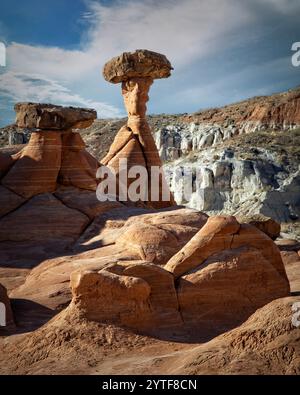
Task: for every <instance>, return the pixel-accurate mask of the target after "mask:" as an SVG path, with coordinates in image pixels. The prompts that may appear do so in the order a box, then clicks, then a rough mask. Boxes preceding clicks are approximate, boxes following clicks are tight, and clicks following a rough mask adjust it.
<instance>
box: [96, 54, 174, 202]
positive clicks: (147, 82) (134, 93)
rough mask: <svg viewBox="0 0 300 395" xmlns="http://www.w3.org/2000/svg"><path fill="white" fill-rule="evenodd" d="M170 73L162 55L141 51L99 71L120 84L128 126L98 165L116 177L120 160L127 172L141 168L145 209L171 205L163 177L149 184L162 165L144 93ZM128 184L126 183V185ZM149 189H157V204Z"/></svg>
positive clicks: (112, 60)
mask: <svg viewBox="0 0 300 395" xmlns="http://www.w3.org/2000/svg"><path fill="white" fill-rule="evenodd" d="M171 70H172V66H171V63H170V62H169V61H168V59H167V58H166V57H165V56H164V55H161V54H158V53H156V52H152V51H147V50H144V49H141V50H137V51H135V52H125V53H123V54H122V55H120V56H118V57H115V58H113V59H111V60H110V61H109V62H107V63H106V64H105V66H104V70H103V76H104V78H105V79H106V81H108V82H111V83H114V84H117V83H122V95H123V98H124V104H125V108H126V110H127V113H128V122H127V125H126V126H125V127H123V128H121V129H120V131H119V132H118V134H117V136H116V138H115V141H114V143H113V144H112V146H111V148H110V150H109V153H108V154H107V156H106V157H105V158H104V159H103V160H102V163H103V164H104V165H107V166H108V167H111V168H113V169H114V170H115V171H116V172H117V174H118V169H119V161H120V159H125V158H126V159H127V160H128V167H129V168H130V166H132V165H136V164H138V165H141V166H144V167H145V168H146V169H147V173H148V186H149V196H148V205H149V206H152V207H155V208H162V207H169V206H172V205H174V204H175V203H174V199H173V197H172V195H171V193H169V189H168V187H167V185H166V181H165V179H164V176H162V177H160V180H159V182H158V183H157V185H154V180H151V169H152V168H153V167H159V168H162V162H161V159H160V157H159V154H158V151H157V147H156V145H155V142H154V139H153V137H152V133H151V130H150V127H149V125H148V122H147V119H146V111H147V107H146V103H147V101H148V100H149V96H148V93H149V89H150V87H151V85H152V84H153V80H154V79H159V78H168V77H169V76H170V75H171ZM132 181H133V180H128V183H130V182H132ZM151 181H153V182H151ZM151 188H152V190H154V189H158V191H157V195H158V196H159V199H158V201H154V200H153V199H151V195H150V189H151ZM163 190H165V191H166V190H167V191H168V195H169V199H168V200H165V199H163Z"/></svg>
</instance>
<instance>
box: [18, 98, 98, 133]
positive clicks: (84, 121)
mask: <svg viewBox="0 0 300 395" xmlns="http://www.w3.org/2000/svg"><path fill="white" fill-rule="evenodd" d="M15 111H16V124H17V126H18V127H19V128H27V129H44V130H66V129H72V128H73V129H84V128H87V127H89V126H90V125H92V123H93V122H94V120H95V119H96V118H97V112H96V111H95V110H91V109H86V108H75V107H62V106H55V105H53V104H41V103H17V104H16V105H15Z"/></svg>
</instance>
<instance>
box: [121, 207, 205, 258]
mask: <svg viewBox="0 0 300 395" xmlns="http://www.w3.org/2000/svg"><path fill="white" fill-rule="evenodd" d="M206 221H207V216H206V215H205V214H203V213H201V212H197V211H194V210H191V209H180V210H174V211H165V212H162V213H158V214H147V215H144V216H139V217H134V218H131V219H129V220H128V221H127V223H126V225H125V227H124V229H123V230H122V235H121V236H120V237H119V238H118V240H117V245H119V246H123V247H124V248H125V247H126V249H127V250H128V251H131V252H132V253H134V254H137V256H138V257H139V258H140V259H143V260H147V261H149V262H153V263H155V264H159V265H161V264H165V263H166V262H167V261H168V259H170V258H171V257H172V256H173V255H174V254H175V253H176V252H177V251H179V250H180V248H182V247H183V246H184V245H185V244H186V243H187V242H188V241H189V240H190V239H191V237H193V236H194V235H195V234H196V233H197V232H198V230H199V229H201V228H202V227H203V226H204V224H205V223H206Z"/></svg>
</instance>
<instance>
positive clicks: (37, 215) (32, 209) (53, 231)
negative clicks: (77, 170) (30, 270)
mask: <svg viewBox="0 0 300 395" xmlns="http://www.w3.org/2000/svg"><path fill="white" fill-rule="evenodd" d="M89 221H90V220H89V217H88V216H87V215H85V214H83V213H81V212H80V211H78V210H73V209H71V208H69V207H67V206H65V205H64V204H63V203H61V202H60V201H59V200H58V199H57V198H55V197H54V196H53V195H52V194H50V193H46V194H42V195H38V196H35V197H33V198H32V199H30V200H29V201H28V202H27V203H25V204H23V205H22V206H21V207H20V208H18V209H17V210H15V211H12V212H11V213H8V214H7V215H6V216H5V217H3V218H2V219H1V221H0V241H25V240H28V241H33V240H36V241H38V240H39V241H42V240H44V241H46V240H49V239H52V240H55V239H58V240H61V239H65V240H74V239H76V238H78V237H79V236H80V234H81V233H82V231H83V229H84V228H85V227H86V226H87V224H88V223H89Z"/></svg>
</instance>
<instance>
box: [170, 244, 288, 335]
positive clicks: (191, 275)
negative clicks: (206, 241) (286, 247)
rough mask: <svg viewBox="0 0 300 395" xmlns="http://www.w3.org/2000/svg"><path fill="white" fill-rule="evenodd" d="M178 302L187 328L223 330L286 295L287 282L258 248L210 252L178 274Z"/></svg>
mask: <svg viewBox="0 0 300 395" xmlns="http://www.w3.org/2000/svg"><path fill="white" fill-rule="evenodd" d="M177 292H178V303H179V308H180V311H181V314H182V318H183V321H184V322H185V324H186V325H188V326H190V327H194V328H195V327H197V326H198V327H201V328H202V329H204V328H206V329H207V330H209V331H212V332H215V331H217V332H218V331H223V330H226V329H228V328H229V327H231V326H235V325H237V324H239V323H241V322H243V321H244V320H245V319H246V318H248V317H249V316H250V315H251V314H252V313H253V312H255V311H256V310H257V309H258V308H260V307H262V306H264V305H265V304H267V303H269V302H271V301H272V300H274V299H277V298H281V297H285V296H287V295H288V290H287V283H286V281H285V279H284V278H283V277H282V276H281V275H280V274H279V273H278V272H277V270H276V269H275V268H274V266H273V265H272V264H271V263H270V262H269V261H267V259H266V258H265V257H264V256H263V255H262V253H261V251H259V250H257V249H255V248H253V247H249V248H248V247H240V248H234V249H230V250H225V251H222V252H218V253H216V254H215V255H212V256H211V257H209V258H208V259H207V260H205V261H204V262H203V263H202V264H201V265H200V266H198V267H197V268H195V269H193V270H191V271H189V272H188V273H186V274H185V275H184V276H182V277H180V279H179V283H178V289H177Z"/></svg>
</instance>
